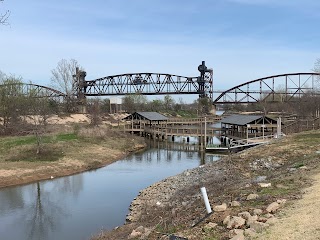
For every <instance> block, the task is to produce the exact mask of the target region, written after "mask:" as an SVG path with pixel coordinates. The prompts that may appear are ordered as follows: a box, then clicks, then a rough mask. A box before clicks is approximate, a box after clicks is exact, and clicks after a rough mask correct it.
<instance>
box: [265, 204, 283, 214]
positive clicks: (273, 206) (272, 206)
mask: <svg viewBox="0 0 320 240" xmlns="http://www.w3.org/2000/svg"><path fill="white" fill-rule="evenodd" d="M279 207H280V205H279V203H277V202H273V203H271V204H270V205H269V206H268V207H267V209H266V210H267V212H268V213H275V212H276V211H277V210H278V209H279Z"/></svg>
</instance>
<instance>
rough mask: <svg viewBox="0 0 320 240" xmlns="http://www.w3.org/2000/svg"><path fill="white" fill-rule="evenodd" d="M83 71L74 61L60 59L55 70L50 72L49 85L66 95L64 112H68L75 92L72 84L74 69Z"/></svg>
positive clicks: (71, 106)
mask: <svg viewBox="0 0 320 240" xmlns="http://www.w3.org/2000/svg"><path fill="white" fill-rule="evenodd" d="M77 68H78V69H79V70H83V68H82V67H81V66H80V65H79V63H78V61H77V60H75V59H70V60H66V59H61V60H60V61H59V62H58V65H57V67H56V68H55V69H52V70H51V73H52V77H51V83H52V85H53V87H54V88H55V89H57V90H59V91H62V92H64V93H65V94H66V95H67V99H66V110H67V112H70V111H71V110H72V108H73V104H74V100H75V99H74V94H75V92H76V86H75V83H74V77H73V76H74V75H75V74H76V69H77Z"/></svg>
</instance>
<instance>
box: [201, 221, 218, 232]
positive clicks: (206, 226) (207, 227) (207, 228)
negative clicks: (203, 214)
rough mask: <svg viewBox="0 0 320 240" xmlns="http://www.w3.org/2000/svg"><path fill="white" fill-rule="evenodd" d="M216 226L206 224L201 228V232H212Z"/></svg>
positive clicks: (214, 224)
mask: <svg viewBox="0 0 320 240" xmlns="http://www.w3.org/2000/svg"><path fill="white" fill-rule="evenodd" d="M216 226H218V224H216V223H213V222H209V223H208V224H206V225H205V226H204V227H203V228H202V230H203V231H204V232H206V231H211V230H213V229H214V228H215V227H216Z"/></svg>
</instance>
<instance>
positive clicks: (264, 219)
mask: <svg viewBox="0 0 320 240" xmlns="http://www.w3.org/2000/svg"><path fill="white" fill-rule="evenodd" d="M267 220H268V218H266V217H261V216H260V217H258V219H257V221H258V222H263V223H265V222H266V221H267Z"/></svg>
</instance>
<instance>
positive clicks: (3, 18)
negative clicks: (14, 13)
mask: <svg viewBox="0 0 320 240" xmlns="http://www.w3.org/2000/svg"><path fill="white" fill-rule="evenodd" d="M3 1H4V0H0V2H3ZM9 16H10V11H9V10H7V11H6V12H5V13H3V14H0V25H8V24H9V23H8V18H9Z"/></svg>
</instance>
